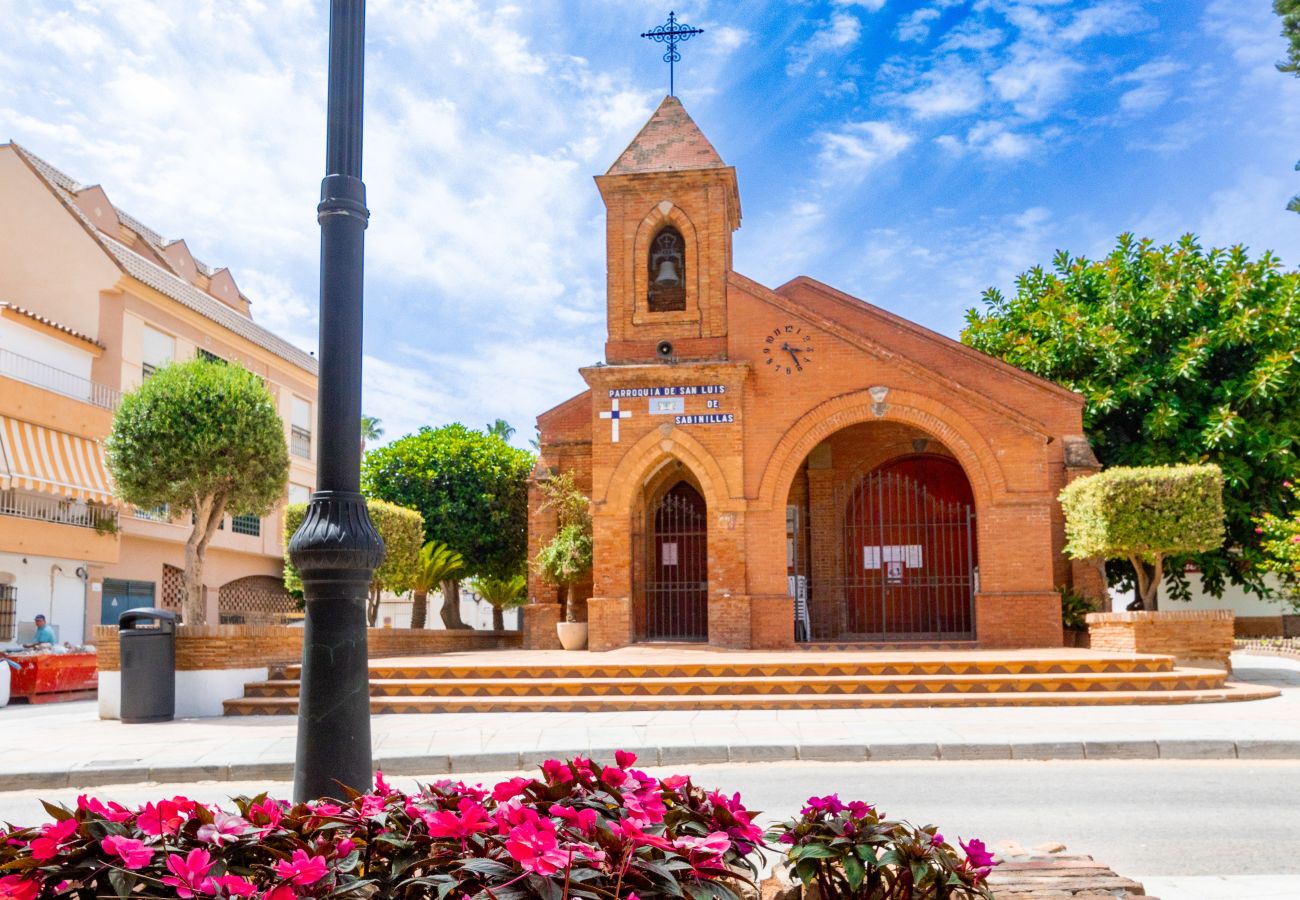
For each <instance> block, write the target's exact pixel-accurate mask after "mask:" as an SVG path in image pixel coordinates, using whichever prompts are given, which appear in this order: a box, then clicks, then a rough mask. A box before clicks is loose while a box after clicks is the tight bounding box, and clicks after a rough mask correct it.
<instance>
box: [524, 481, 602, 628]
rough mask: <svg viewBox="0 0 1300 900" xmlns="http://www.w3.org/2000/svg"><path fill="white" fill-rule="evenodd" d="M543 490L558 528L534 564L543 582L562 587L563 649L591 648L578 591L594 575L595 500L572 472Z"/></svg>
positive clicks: (544, 484) (545, 483) (544, 506)
mask: <svg viewBox="0 0 1300 900" xmlns="http://www.w3.org/2000/svg"><path fill="white" fill-rule="evenodd" d="M541 489H542V492H543V493H544V494H545V497H546V499H545V500H544V501H543V503H542V507H541V508H542V509H553V510H555V513H556V524H557V526H558V527H557V529H556V532H555V536H554V537H552V538H551V539H550V540H549V541H548V542H547V543H546V544H545V546H543V547H542V549H541V550H539V551H538V553H537V556H536V558H535V559H534V560H533V565H534V566H535V567H536V568H537V574H538V575H539V576H541V578H542V580H543V581H546V582H548V583H550V584H553V585H555V586H556V587H557V588H559V593H560V601H561V602H562V603H563V604H564V620H563V621H562V622H557V623H556V625H555V630H556V633H557V634H558V635H559V638H560V646H562V647H563V648H564V649H565V650H582V649H584V648H585V647H586V646H587V623H586V622H579V621H578V602H577V597H576V596H575V588H576V586H577V585H579V584H581V583H582V582H583V581H585V580H586V579H587V578H588V577H589V576H590V575H591V566H592V539H591V510H590V503H591V501H590V500H589V499H588V497H587V495H586V494H584V493H583V492H582V491H580V490H579V489H578V484H577V482H576V481H575V480H574V478H573V475H572V473H568V472H566V473H564V474H562V475H555V476H553V477H551V478H549V479H547V480H546V481H543V482H542V483H541Z"/></svg>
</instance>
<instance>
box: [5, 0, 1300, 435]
mask: <svg viewBox="0 0 1300 900" xmlns="http://www.w3.org/2000/svg"><path fill="white" fill-rule="evenodd" d="M327 6H328V4H326V3H325V2H324V0H319V2H308V0H175V2H167V0H74V2H53V0H34V2H33V0H0V21H4V22H5V23H6V27H5V29H4V31H3V33H0V139H8V138H12V139H14V140H17V141H19V142H20V143H23V144H25V145H26V146H27V147H29V148H30V149H31V150H32V151H34V152H35V153H37V154H38V155H40V156H43V157H45V158H46V159H48V160H49V161H50V162H52V163H53V164H55V165H56V166H58V167H60V168H62V169H64V170H65V171H66V172H68V173H69V174H70V175H72V176H73V177H74V178H77V179H79V180H81V181H82V182H84V183H87V184H90V183H101V184H102V185H103V186H104V187H105V189H106V191H107V192H108V195H109V197H110V198H111V199H112V200H113V201H114V202H115V203H116V204H117V205H118V206H121V207H122V208H124V209H126V210H128V211H129V212H131V213H132V214H133V215H135V216H136V217H138V218H140V219H141V220H142V221H144V222H147V223H148V224H150V225H151V226H153V227H155V228H156V229H158V230H159V231H161V232H163V233H164V234H165V235H167V236H168V237H172V238H174V237H184V238H186V239H187V242H188V244H189V246H190V248H191V249H192V250H193V252H194V253H195V254H196V255H197V256H199V257H200V258H202V259H204V260H205V261H206V262H208V263H211V264H214V265H226V266H229V267H230V268H231V270H232V272H233V273H234V275H235V278H236V280H237V281H238V283H239V285H240V287H241V288H242V289H243V290H244V292H245V293H246V294H248V295H249V296H250V297H251V298H252V300H253V303H254V305H253V313H254V317H255V318H256V319H257V320H258V321H260V322H261V323H263V324H264V325H267V326H268V327H271V328H273V329H275V330H277V331H279V332H281V333H282V334H284V335H285V336H287V337H289V338H291V339H293V340H295V341H296V342H297V343H299V344H301V345H302V346H304V347H306V348H307V349H315V327H316V325H315V312H314V307H315V302H316V301H315V297H316V271H317V268H316V267H317V263H318V260H317V252H318V239H319V238H318V231H317V228H316V223H315V218H314V211H315V204H316V202H317V199H318V192H319V181H320V177H321V175H322V174H323V173H322V166H323V163H322V158H323V132H324V81H325V79H324V75H325V50H324V46H325V36H326V30H327V25H326V21H325V18H324V16H323V13H322V10H323V9H325V8H326V7H327ZM1270 7H1271V3H1269V2H1268V0H1148V2H1135V0H1078V2H1067V0H926V2H905V0H856V2H855V0H821V2H797V0H790V2H754V0H746V2H743V3H741V2H693V3H682V4H680V5H679V6H677V7H676V9H677V12H678V15H679V18H680V19H681V20H683V21H686V22H688V23H690V24H693V25H696V26H699V27H702V28H704V29H705V33H704V34H703V35H701V36H699V37H697V38H695V39H693V40H692V41H690V42H689V43H687V44H685V45H684V46H683V48H682V53H683V55H684V57H685V59H684V61H683V62H682V63H681V64H680V65H679V67H678V80H677V93H678V95H679V96H680V97H681V98H682V101H683V102H684V103H685V105H686V107H687V109H688V110H689V111H690V112H691V114H692V115H693V116H694V117H695V119H696V121H697V122H698V123H699V124H700V126H701V127H702V128H703V130H704V132H705V133H706V134H707V135H708V136H709V137H710V138H711V139H712V141H713V143H714V145H715V146H716V147H717V148H718V151H719V152H720V153H721V155H722V157H723V159H725V160H726V161H727V162H728V163H730V164H732V165H734V166H736V167H737V169H738V171H739V179H740V190H741V200H742V205H743V208H744V223H743V227H742V228H741V229H740V231H739V232H737V234H736V243H735V250H736V252H735V264H736V268H737V269H738V270H739V271H741V272H743V273H744V274H746V275H749V276H750V277H753V278H756V279H758V280H759V281H762V282H764V283H766V284H770V285H773V286H775V285H778V284H781V283H783V282H785V281H787V280H789V279H790V278H792V277H794V276H795V275H800V274H806V275H811V276H813V277H815V278H819V279H821V280H823V281H826V282H828V283H830V284H833V285H835V286H837V287H839V288H841V289H844V290H846V291H848V292H850V293H853V294H855V295H857V296H860V297H862V298H864V299H867V300H870V301H871V302H873V303H876V304H878V305H880V306H883V307H885V308H887V309H890V310H892V311H894V312H897V313H900V314H902V315H905V316H908V317H910V318H912V319H915V320H916V321H919V322H921V323H922V324H924V325H927V326H929V327H931V328H934V329H936V330H938V331H941V332H943V333H945V334H948V335H952V336H956V334H957V333H958V331H959V330H960V328H961V323H962V317H963V313H964V310H965V309H967V308H968V307H971V306H973V305H976V304H977V303H978V301H979V296H980V293H981V292H982V291H983V289H984V288H986V287H988V286H997V287H1000V288H1002V289H1003V290H1010V289H1011V288H1012V283H1013V279H1014V277H1015V275H1016V274H1017V273H1018V272H1020V271H1022V270H1023V269H1025V268H1027V267H1029V266H1031V265H1034V264H1038V263H1042V264H1046V263H1048V262H1050V260H1051V258H1052V255H1053V253H1054V252H1055V251H1056V250H1057V249H1066V250H1069V251H1070V252H1072V253H1075V254H1089V255H1097V254H1101V253H1104V252H1105V251H1106V250H1107V249H1108V248H1109V247H1110V246H1112V244H1113V241H1114V238H1115V236H1116V235H1117V234H1119V233H1120V232H1122V231H1135V232H1137V233H1139V234H1142V235H1148V236H1150V237H1153V238H1155V239H1157V240H1159V241H1169V240H1173V239H1175V238H1176V237H1177V236H1178V235H1179V234H1181V233H1183V232H1185V231H1192V232H1194V233H1196V234H1198V235H1200V236H1201V238H1202V239H1203V240H1204V241H1205V242H1206V243H1211V244H1220V245H1222V244H1230V243H1237V242H1240V243H1244V244H1246V245H1247V246H1249V247H1250V248H1251V249H1252V251H1255V252H1258V251H1262V250H1264V249H1271V250H1273V251H1275V252H1276V253H1277V254H1278V255H1279V256H1281V258H1282V259H1283V260H1284V261H1285V262H1286V263H1287V264H1288V265H1290V266H1295V265H1296V264H1297V263H1300V216H1297V215H1295V214H1292V213H1288V212H1286V211H1285V210H1284V208H1283V207H1284V206H1285V203H1286V201H1287V199H1288V198H1289V197H1290V196H1291V195H1292V194H1294V193H1297V192H1300V174H1297V173H1296V172H1294V171H1293V166H1294V164H1295V161H1296V159H1297V158H1300V80H1297V79H1295V78H1288V77H1286V76H1283V75H1282V74H1280V73H1278V72H1276V71H1275V70H1274V68H1273V63H1274V62H1275V61H1276V60H1277V59H1279V58H1281V56H1282V55H1283V49H1284V48H1283V42H1282V40H1281V38H1280V37H1278V31H1279V25H1278V20H1277V18H1276V17H1275V16H1274V15H1273V14H1272V13H1271V11H1270ZM666 13H667V7H665V8H664V9H662V10H660V9H658V8H655V7H651V6H649V5H647V4H644V3H630V2H615V0H583V2H567V3H561V2H544V0H543V2H531V0H530V2H526V3H515V4H509V3H489V2H482V3H472V2H465V0H428V2H416V0H371V2H370V4H369V20H368V27H369V35H368V54H369V55H368V58H367V79H368V80H367V110H366V114H367V120H366V129H367V130H366V157H365V179H366V182H367V184H368V186H369V191H370V205H371V208H372V224H371V228H370V230H369V232H368V236H367V240H368V245H367V266H368V270H367V298H366V299H367V310H366V329H367V331H366V352H367V360H366V365H367V369H366V381H365V385H366V397H365V408H366V411H367V412H368V413H371V414H373V415H377V416H379V417H380V418H381V419H382V420H383V422H384V425H385V428H386V429H387V435H386V436H387V437H388V438H392V437H396V436H398V435H400V434H402V433H405V432H407V431H410V430H413V429H415V428H417V427H419V426H420V425H422V424H432V425H438V424H442V423H445V422H448V421H454V420H461V421H464V422H466V423H468V424H470V425H474V426H481V425H482V424H483V423H485V422H488V421H490V420H491V419H493V418H496V417H498V416H500V417H503V418H506V419H508V420H509V421H510V422H512V423H513V424H514V425H516V426H517V427H518V428H519V435H518V436H517V438H516V441H517V442H519V443H523V442H524V441H525V440H526V439H527V438H528V437H529V436H531V434H532V422H533V419H534V417H535V416H536V415H537V414H538V413H539V412H541V411H543V410H545V409H547V408H549V407H550V406H552V405H554V404H555V403H558V402H560V401H562V400H564V399H566V398H567V397H568V396H570V395H572V394H573V393H575V392H577V391H578V390H581V388H582V382H581V379H580V378H579V377H578V375H577V372H576V369H577V367H578V366H581V365H587V364H590V363H592V362H595V361H596V360H598V359H599V358H600V357H601V353H602V345H603V340H604V249H605V248H604V232H603V222H602V220H603V208H602V206H601V204H600V199H599V196H598V195H597V193H596V189H595V186H594V185H593V183H592V181H591V177H592V176H593V175H596V174H599V173H601V172H603V171H604V170H605V169H606V168H607V167H608V165H609V164H610V163H611V162H612V161H613V160H614V159H615V158H616V157H617V155H618V153H619V152H620V151H621V150H622V148H623V147H624V146H625V145H626V144H627V142H628V141H629V140H630V139H631V137H632V136H633V135H634V134H635V133H636V131H637V129H638V128H639V127H640V125H641V124H642V123H643V122H644V120H645V119H646V118H647V117H648V116H649V114H650V112H651V111H652V110H653V108H654V107H655V105H656V104H657V103H658V101H659V100H660V99H661V98H662V96H663V94H664V92H665V89H666V85H667V71H666V66H665V65H664V64H663V63H661V62H660V61H659V52H660V50H659V49H656V47H655V46H653V45H651V44H650V43H649V42H647V41H643V40H641V39H640V38H639V37H638V36H637V35H638V34H639V33H640V32H641V31H644V30H646V29H647V28H649V27H651V26H653V25H655V24H658V23H659V22H661V21H662V20H663V18H664V17H665V15H666Z"/></svg>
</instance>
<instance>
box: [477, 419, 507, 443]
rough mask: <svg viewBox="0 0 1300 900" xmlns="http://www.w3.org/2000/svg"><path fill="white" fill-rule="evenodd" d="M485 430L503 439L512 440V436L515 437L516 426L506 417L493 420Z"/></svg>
mask: <svg viewBox="0 0 1300 900" xmlns="http://www.w3.org/2000/svg"><path fill="white" fill-rule="evenodd" d="M484 430H485V431H486V432H487V433H488V434H495V435H496V436H497V437H499V438H501V440H503V441H508V440H510V438H511V437H513V436H514V433H515V429H514V427H513V426H512V425H511V424H510V423H509V422H507V421H506V420H505V419H497V420H496V421H495V422H493V423H492V424H491V425H489V426H488V427H487V428H486V429H484Z"/></svg>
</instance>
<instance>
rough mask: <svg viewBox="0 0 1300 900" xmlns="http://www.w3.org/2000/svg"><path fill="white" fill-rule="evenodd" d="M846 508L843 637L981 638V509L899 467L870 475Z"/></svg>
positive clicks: (897, 638)
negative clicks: (977, 618)
mask: <svg viewBox="0 0 1300 900" xmlns="http://www.w3.org/2000/svg"><path fill="white" fill-rule="evenodd" d="M841 508H842V509H843V510H844V540H843V560H842V561H843V576H844V578H843V592H844V603H843V607H842V609H843V620H842V622H841V623H840V624H841V628H842V637H844V638H848V639H853V640H877V641H878V640H894V641H897V640H927V639H935V638H942V639H965V638H972V637H974V630H975V625H974V600H975V590H976V569H975V567H976V561H975V560H976V557H975V512H974V510H973V508H972V507H971V505H970V504H969V503H964V502H961V501H959V500H956V501H954V500H949V499H944V498H940V497H938V496H935V494H933V493H931V492H930V490H929V489H928V488H927V487H926V485H925V484H924V483H922V482H920V481H917V480H914V479H912V478H910V477H908V476H907V475H904V474H901V473H900V472H895V471H889V470H884V471H880V470H877V471H875V472H872V473H871V474H869V475H867V476H865V477H864V478H863V479H862V480H861V481H860V482H859V483H858V484H857V486H856V487H855V488H853V489H852V490H851V491H850V492H849V494H848V496H847V497H846V498H844V503H843V505H842V506H841Z"/></svg>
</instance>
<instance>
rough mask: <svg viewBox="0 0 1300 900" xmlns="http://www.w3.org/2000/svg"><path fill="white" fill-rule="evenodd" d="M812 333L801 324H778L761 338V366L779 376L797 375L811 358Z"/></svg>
mask: <svg viewBox="0 0 1300 900" xmlns="http://www.w3.org/2000/svg"><path fill="white" fill-rule="evenodd" d="M812 339H813V336H812V333H811V332H810V331H809V330H808V329H807V328H805V327H804V326H802V325H791V324H789V323H787V324H784V325H778V326H776V327H775V328H773V329H772V330H771V331H770V332H768V333H767V335H765V336H764V338H763V368H764V369H767V370H768V371H769V372H774V373H775V374H777V375H781V376H783V377H784V376H794V375H798V374H799V373H800V372H802V371H803V370H804V368H805V367H806V366H808V364H809V363H811V362H812V358H813V341H812Z"/></svg>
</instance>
